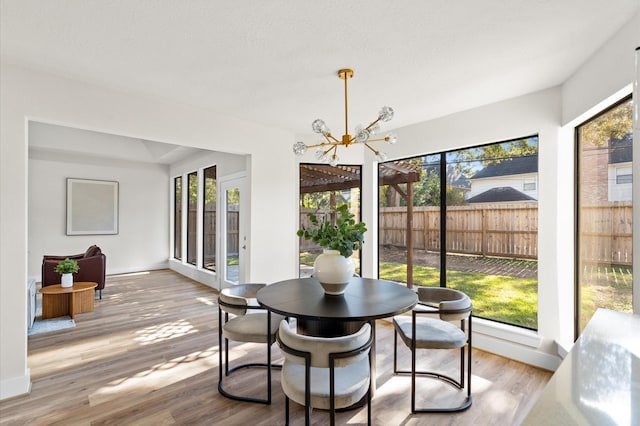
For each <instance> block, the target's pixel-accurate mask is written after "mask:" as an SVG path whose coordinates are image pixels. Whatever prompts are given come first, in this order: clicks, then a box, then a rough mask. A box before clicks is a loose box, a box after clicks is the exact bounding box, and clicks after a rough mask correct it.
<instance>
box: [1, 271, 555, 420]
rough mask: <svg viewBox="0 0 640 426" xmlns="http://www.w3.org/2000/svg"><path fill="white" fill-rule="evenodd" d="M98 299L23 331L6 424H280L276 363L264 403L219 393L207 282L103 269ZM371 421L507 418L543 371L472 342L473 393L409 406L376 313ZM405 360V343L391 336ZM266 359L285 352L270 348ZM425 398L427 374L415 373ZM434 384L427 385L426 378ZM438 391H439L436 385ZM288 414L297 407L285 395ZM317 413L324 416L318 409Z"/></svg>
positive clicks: (353, 414) (534, 389)
mask: <svg viewBox="0 0 640 426" xmlns="http://www.w3.org/2000/svg"><path fill="white" fill-rule="evenodd" d="M95 302H96V303H95V310H94V311H93V312H87V313H82V314H78V316H77V317H76V327H75V328H74V329H70V330H64V331H60V332H55V333H50V334H43V335H36V336H30V337H29V339H28V365H29V368H30V369H31V379H32V383H33V384H32V389H31V393H30V394H29V395H26V396H21V397H17V398H13V399H11V400H7V401H2V402H0V424H2V425H65V426H68V425H94V426H95V425H101V426H103V425H105V426H106V425H123V424H126V425H215V424H224V425H282V424H284V395H283V394H282V390H281V388H280V373H279V371H278V370H275V371H274V373H273V403H272V404H271V406H264V405H259V404H249V403H241V402H236V401H232V400H229V399H226V398H223V397H221V396H220V395H219V394H218V390H217V381H218V356H219V354H218V324H217V322H218V311H217V294H216V292H215V291H214V290H212V289H210V288H208V287H206V286H204V285H201V284H199V283H196V282H194V281H192V280H190V279H188V278H185V277H183V276H181V275H179V274H176V273H174V272H172V271H169V270H161V271H152V272H149V273H142V274H132V275H123V276H109V277H107V287H106V288H105V290H104V291H103V298H102V300H96V301H95ZM376 344H377V386H378V389H377V392H376V395H375V397H374V400H373V404H372V409H373V411H372V419H373V424H376V425H385V426H387V425H424V424H433V425H468V424H475V425H483V424H487V425H488V424H492V425H494V424H495V425H511V424H518V423H520V422H521V421H522V419H523V418H524V416H525V415H526V413H527V412H528V411H529V409H530V408H531V406H532V405H533V403H534V402H535V401H536V399H537V396H538V395H539V393H540V391H541V390H542V388H543V387H544V385H545V384H546V382H547V381H548V380H549V378H550V376H551V373H550V372H548V371H544V370H540V369H537V368H534V367H531V366H527V365H524V364H521V363H518V362H515V361H513V360H509V359H506V358H502V357H499V356H496V355H492V354H490V353H487V352H483V351H479V350H474V353H473V357H474V358H473V379H472V391H473V397H474V403H473V405H472V407H471V408H470V409H469V410H467V411H466V412H464V413H459V414H454V415H442V414H438V415H426V414H420V415H411V414H410V400H409V392H410V379H409V377H404V376H396V375H394V374H393V364H392V363H393V328H392V326H391V325H390V323H389V322H388V321H378V323H377V336H376ZM399 351H400V352H399V353H400V361H401V363H403V365H405V366H408V365H409V351H408V350H406V348H404V347H399ZM232 356H233V359H234V361H233V362H240V361H241V362H250V361H253V362H256V361H258V362H259V361H262V360H263V359H264V358H265V350H264V346H261V345H255V344H235V345H234V346H233V349H232ZM273 357H274V361H275V362H278V361H281V359H282V355H281V353H280V351H279V350H278V348H277V347H276V346H275V345H274V347H273ZM420 362H421V363H423V364H424V365H425V366H432V367H433V366H438V367H445V368H446V367H452V368H454V369H455V368H456V367H457V361H456V358H455V356H452V354H451V353H450V352H449V353H448V352H446V351H445V353H444V354H438V353H437V352H436V353H435V354H434V352H431V353H430V354H429V356H428V357H421V360H420ZM265 377H266V375H265V371H264V370H262V369H250V370H247V371H244V372H243V373H242V376H241V377H239V378H234V380H230V381H229V382H228V384H229V386H230V387H233V388H234V389H237V390H238V391H241V392H247V393H249V394H252V395H254V396H264V395H265V394H266V388H265ZM421 386H422V389H423V391H422V392H421V394H422V395H424V397H425V398H428V397H429V395H430V392H429V389H430V386H432V385H428V384H426V385H425V384H422V385H421ZM432 388H433V387H432ZM437 392H438V393H439V394H441V393H442V392H440V391H437ZM291 418H292V425H300V424H304V410H303V408H302V407H300V406H298V405H297V404H294V403H292V404H291ZM337 421H338V424H349V425H352V424H363V423H364V422H366V409H357V410H351V411H346V412H342V413H339V414H338V416H337ZM312 422H313V424H317V425H326V424H329V416H328V414H327V413H326V412H323V411H317V410H316V411H314V413H313V417H312Z"/></svg>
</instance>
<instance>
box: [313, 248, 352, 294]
mask: <svg viewBox="0 0 640 426" xmlns="http://www.w3.org/2000/svg"><path fill="white" fill-rule="evenodd" d="M355 269H356V267H355V265H354V263H353V261H352V260H351V258H346V257H344V256H343V255H341V254H340V252H339V251H338V250H327V249H325V250H323V251H322V254H321V255H320V256H318V257H317V258H316V260H315V262H314V263H313V272H314V275H315V277H316V278H317V279H318V281H319V282H320V285H322V288H324V292H325V294H328V295H332V296H337V295H340V294H343V293H344V292H345V290H346V289H347V286H348V285H349V281H351V278H352V277H353V273H354V272H355Z"/></svg>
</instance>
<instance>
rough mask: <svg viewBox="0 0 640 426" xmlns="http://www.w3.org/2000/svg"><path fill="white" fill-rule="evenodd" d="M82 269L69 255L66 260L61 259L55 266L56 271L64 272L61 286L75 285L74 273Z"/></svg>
mask: <svg viewBox="0 0 640 426" xmlns="http://www.w3.org/2000/svg"><path fill="white" fill-rule="evenodd" d="M79 270H80V266H78V262H76V261H75V260H73V259H69V258H68V257H67V258H66V259H65V260H62V261H60V262H59V263H58V264H57V265H56V268H55V271H56V272H57V273H59V274H62V280H61V284H60V285H61V286H62V287H65V288H67V287H73V274H75V273H76V272H78V271H79Z"/></svg>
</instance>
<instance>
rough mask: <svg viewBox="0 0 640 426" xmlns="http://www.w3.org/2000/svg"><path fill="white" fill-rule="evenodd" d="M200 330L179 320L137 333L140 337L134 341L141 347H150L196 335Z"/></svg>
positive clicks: (187, 322)
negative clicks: (154, 344)
mask: <svg viewBox="0 0 640 426" xmlns="http://www.w3.org/2000/svg"><path fill="white" fill-rule="evenodd" d="M197 331H198V330H197V329H196V328H194V327H193V325H191V323H189V321H185V320H182V319H180V320H177V321H173V322H168V323H164V324H159V325H154V326H151V327H147V328H143V329H142V330H138V331H136V334H137V335H138V336H137V337H135V338H134V339H133V340H134V341H136V342H139V343H140V344H141V345H149V344H152V343H158V342H164V341H165V340H169V339H175V338H176V337H182V336H184V335H187V334H191V333H195V332H197Z"/></svg>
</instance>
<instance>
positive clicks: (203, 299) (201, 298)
mask: <svg viewBox="0 0 640 426" xmlns="http://www.w3.org/2000/svg"><path fill="white" fill-rule="evenodd" d="M196 300H197V301H198V302H202V303H204V304H205V305H209V306H215V303H214V302H212V301H211V300H209V299H208V298H206V297H198V298H196Z"/></svg>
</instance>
